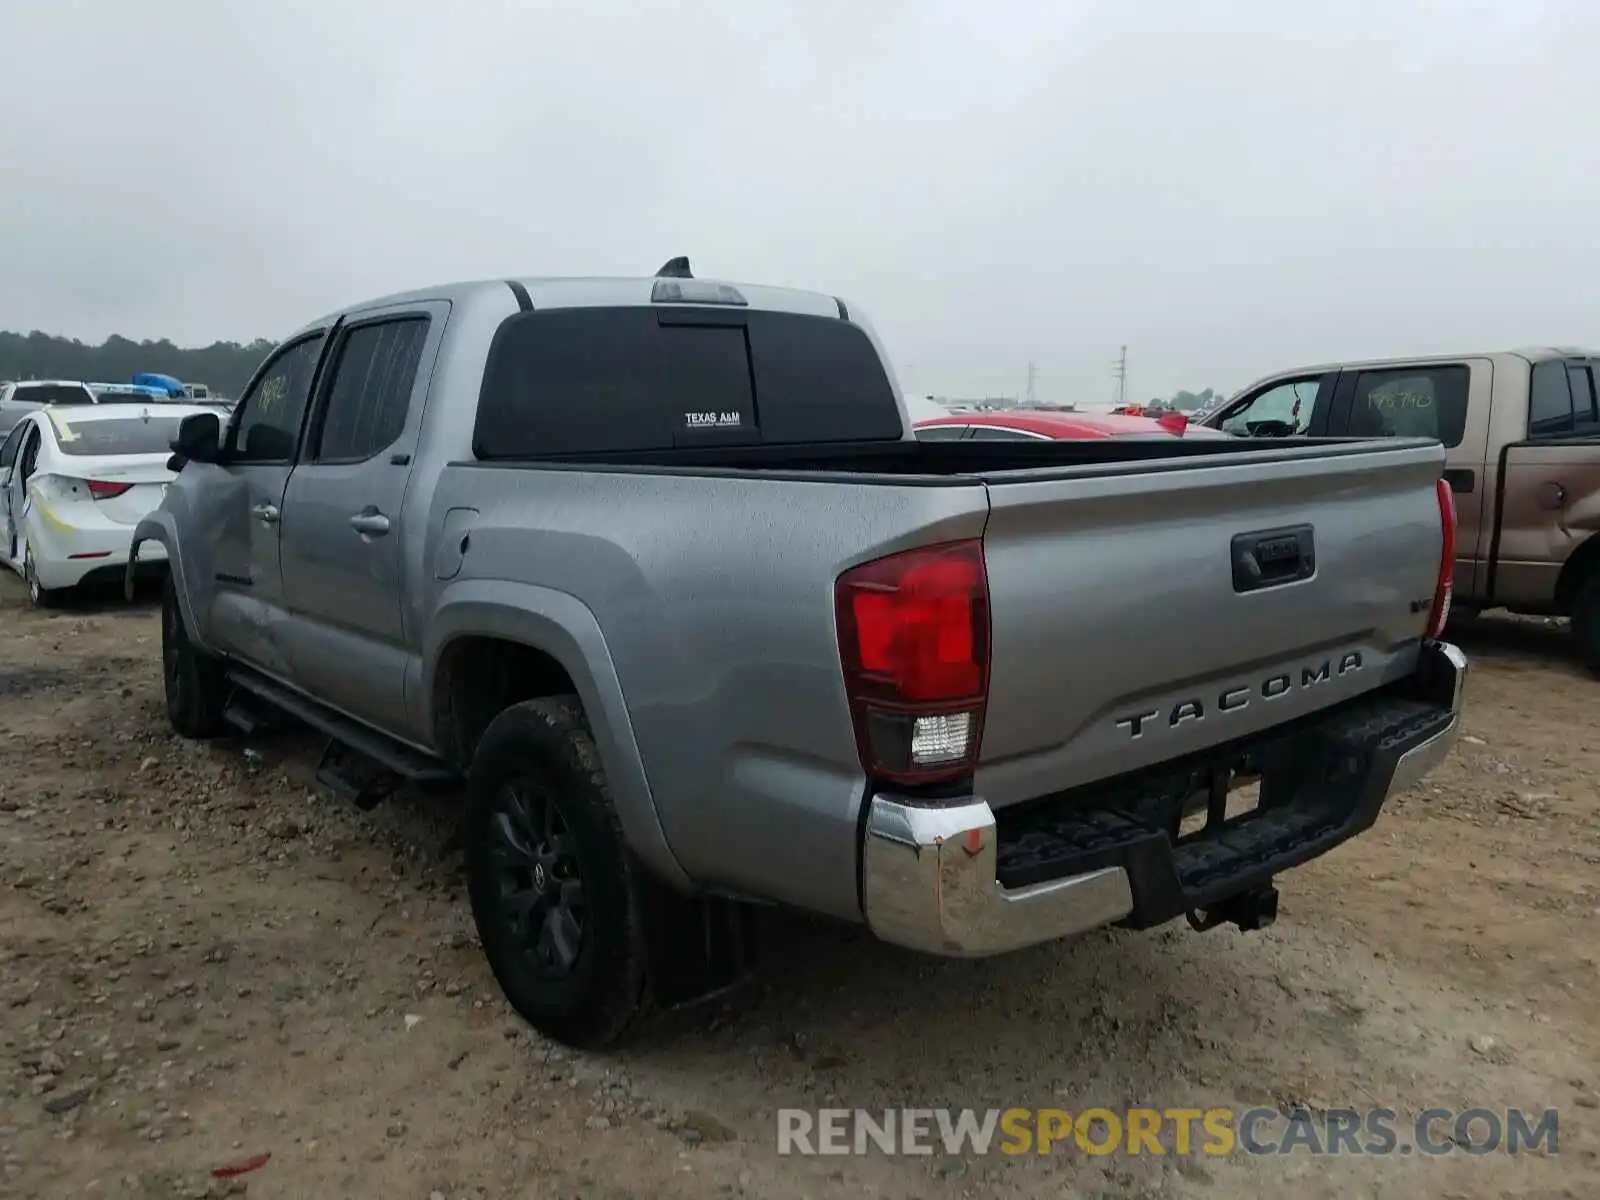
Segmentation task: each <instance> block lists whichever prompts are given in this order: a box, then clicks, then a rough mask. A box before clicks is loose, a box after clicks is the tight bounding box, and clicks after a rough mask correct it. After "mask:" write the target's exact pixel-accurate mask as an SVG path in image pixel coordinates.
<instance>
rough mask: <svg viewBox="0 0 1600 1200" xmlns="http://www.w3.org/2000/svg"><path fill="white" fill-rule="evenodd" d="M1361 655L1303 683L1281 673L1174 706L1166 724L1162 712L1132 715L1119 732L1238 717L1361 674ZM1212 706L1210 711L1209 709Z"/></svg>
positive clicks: (1321, 668) (1326, 664) (1308, 670)
mask: <svg viewBox="0 0 1600 1200" xmlns="http://www.w3.org/2000/svg"><path fill="white" fill-rule="evenodd" d="M1361 666H1362V664H1361V652H1360V651H1359V650H1347V651H1345V653H1344V654H1342V655H1341V656H1340V657H1339V658H1338V660H1337V661H1335V660H1334V659H1333V658H1325V659H1323V660H1322V662H1320V663H1318V664H1316V665H1315V666H1303V667H1301V668H1300V677H1299V682H1298V683H1296V680H1295V677H1294V675H1293V674H1291V673H1290V672H1288V671H1279V672H1278V673H1277V674H1275V675H1268V676H1267V677H1266V678H1265V679H1263V680H1261V681H1260V682H1258V683H1241V684H1235V685H1234V686H1232V687H1227V688H1224V689H1223V690H1222V691H1220V692H1218V693H1217V694H1216V696H1215V698H1212V697H1207V696H1192V697H1189V698H1188V699H1184V700H1180V701H1178V702H1177V703H1176V704H1174V705H1173V706H1172V708H1171V710H1170V711H1169V712H1168V713H1167V714H1166V720H1165V721H1161V720H1158V719H1157V718H1159V717H1160V716H1161V715H1162V713H1161V710H1160V709H1159V708H1152V709H1150V710H1149V711H1148V712H1140V713H1129V714H1128V715H1127V716H1125V717H1118V718H1117V719H1116V722H1115V724H1116V726H1117V728H1118V729H1124V728H1125V729H1127V731H1128V736H1129V737H1135V738H1138V737H1143V736H1144V734H1145V729H1146V726H1147V725H1150V724H1151V723H1152V722H1154V725H1153V727H1154V728H1161V727H1163V726H1164V727H1166V728H1168V729H1176V728H1178V727H1179V726H1180V725H1183V724H1185V723H1186V722H1191V721H1204V720H1205V719H1206V718H1207V715H1208V712H1209V713H1234V712H1238V711H1240V710H1241V709H1244V708H1248V707H1249V706H1250V705H1251V704H1252V703H1253V702H1255V701H1256V700H1258V699H1260V700H1276V699H1277V698H1278V697H1279V696H1286V695H1288V694H1289V693H1290V692H1292V691H1295V690H1297V688H1309V687H1316V686H1317V685H1318V684H1319V683H1327V682H1328V681H1329V680H1330V679H1337V678H1339V677H1340V676H1343V675H1349V674H1351V673H1352V672H1355V671H1359V670H1361ZM1207 705H1209V706H1210V707H1209V709H1208V708H1207Z"/></svg>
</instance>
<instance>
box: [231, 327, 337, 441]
mask: <svg viewBox="0 0 1600 1200" xmlns="http://www.w3.org/2000/svg"><path fill="white" fill-rule="evenodd" d="M321 352H322V338H321V337H320V336H318V337H313V338H307V339H306V340H305V341H303V342H296V343H295V344H294V345H293V346H290V347H288V348H287V349H286V350H283V351H282V352H280V353H279V355H278V357H277V358H275V359H273V360H272V362H271V364H270V365H269V366H268V367H267V369H266V372H265V373H264V374H263V375H262V376H261V378H259V379H258V380H256V384H255V386H254V387H252V388H251V389H250V390H249V391H248V392H247V393H246V394H245V396H244V398H243V399H242V400H240V401H239V410H238V418H237V420H238V424H237V425H236V427H235V429H234V434H233V457H234V459H235V460H237V461H241V462H258V463H267V462H288V461H289V460H290V459H292V458H293V457H294V448H295V443H296V442H297V441H299V438H300V421H301V418H303V417H304V416H305V411H306V400H307V398H308V397H309V396H310V394H311V376H312V375H313V374H314V373H315V372H316V369H317V358H318V357H319V355H320V354H321Z"/></svg>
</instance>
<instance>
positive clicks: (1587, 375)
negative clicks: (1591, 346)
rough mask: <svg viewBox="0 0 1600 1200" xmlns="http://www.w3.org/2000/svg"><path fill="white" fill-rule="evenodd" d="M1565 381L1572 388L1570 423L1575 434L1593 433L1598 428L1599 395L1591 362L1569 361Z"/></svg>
mask: <svg viewBox="0 0 1600 1200" xmlns="http://www.w3.org/2000/svg"><path fill="white" fill-rule="evenodd" d="M1567 383H1568V384H1569V385H1570V387H1571V389H1572V424H1573V432H1574V433H1576V434H1584V435H1588V434H1593V433H1594V432H1595V431H1596V430H1597V429H1600V396H1597V394H1596V384H1597V381H1596V380H1595V377H1594V364H1593V363H1569V364H1568V366H1567Z"/></svg>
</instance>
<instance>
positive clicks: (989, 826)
mask: <svg viewBox="0 0 1600 1200" xmlns="http://www.w3.org/2000/svg"><path fill="white" fill-rule="evenodd" d="M1466 678H1467V660H1466V656H1465V655H1463V654H1462V653H1461V651H1460V650H1458V649H1457V648H1456V647H1454V646H1452V645H1448V644H1446V643H1434V644H1431V645H1429V646H1427V647H1425V648H1424V650H1423V657H1422V661H1421V663H1420V664H1419V667H1418V670H1417V673H1416V674H1415V675H1414V676H1413V677H1412V678H1410V679H1408V680H1407V681H1405V683H1404V684H1403V685H1401V686H1397V687H1395V688H1392V689H1384V690H1383V691H1382V692H1379V693H1376V694H1373V695H1370V696H1364V697H1361V698H1359V699H1358V700H1356V701H1353V702H1351V703H1349V704H1346V705H1341V706H1340V707H1338V708H1336V709H1332V710H1329V711H1327V712H1325V713H1319V714H1317V715H1316V716H1315V717H1313V718H1310V719H1308V720H1306V721H1302V722H1297V723H1296V724H1295V725H1293V726H1290V727H1286V728H1283V729H1277V730H1273V731H1271V732H1270V733H1268V734H1266V735H1264V736H1263V737H1261V738H1256V739H1250V740H1248V741H1245V742H1241V743H1236V744H1234V745H1230V746H1226V747H1221V748H1219V749H1218V750H1216V751H1212V752H1209V753H1208V754H1207V755H1206V756H1204V757H1203V758H1197V759H1188V760H1184V761H1181V762H1177V763H1168V764H1163V765H1162V766H1161V767H1158V768H1155V769H1154V770H1152V771H1149V772H1142V773H1140V774H1139V775H1138V776H1136V777H1127V778H1123V779H1117V780H1110V781H1107V782H1106V783H1103V784H1096V785H1093V786H1091V787H1088V788H1079V789H1074V790H1073V791H1071V792H1068V793H1063V794H1062V795H1060V796H1053V797H1045V798H1043V799H1041V800H1039V801H1035V802H1032V803H1030V804H1025V805H1019V806H1016V808H1015V809H1006V810H1003V811H1002V812H1001V813H1000V814H999V817H998V819H997V817H996V814H995V813H994V812H993V811H992V810H991V809H990V808H989V806H988V805H987V804H986V803H984V802H983V801H982V800H981V799H978V798H976V797H974V798H971V799H969V800H965V801H955V802H948V801H946V802H924V801H920V800H914V799H909V798H906V797H902V796H894V795H883V794H880V795H875V796H873V797H872V800H871V802H870V805H869V808H868V812H867V819H866V828H865V832H864V835H863V837H864V845H863V847H862V865H861V870H862V907H863V910H864V914H865V917H866V921H867V924H868V926H869V927H870V928H871V929H872V931H873V933H874V934H876V935H877V936H878V937H879V938H882V939H883V940H884V941H886V942H892V943H895V944H897V945H902V946H907V947H910V948H912V949H915V950H922V951H925V952H928V953H932V954H940V955H947V956H951V957H963V958H969V957H980V956H983V955H989V954H999V953H1003V952H1005V951H1008V950H1015V949H1019V948H1021V947H1023V946H1028V945H1033V944H1035V943H1039V942H1046V941H1052V940H1054V939H1057V938H1063V937H1067V936H1070V935H1072V934H1076V933H1082V932H1084V931H1086V930H1089V929H1094V928H1096V927H1099V926H1102V925H1109V924H1113V923H1117V922H1121V923H1123V924H1125V925H1129V926H1131V927H1134V928H1146V927H1149V926H1151V925H1158V924H1161V923H1162V922H1165V921H1168V920H1171V919H1172V918H1173V917H1176V916H1179V915H1181V914H1183V913H1185V912H1190V911H1194V910H1205V909H1206V908H1207V907H1208V906H1210V905H1214V904H1218V903H1220V902H1221V901H1223V900H1225V899H1227V898H1229V897H1230V896H1235V895H1238V894H1240V893H1241V892H1244V891H1247V890H1249V889H1250V888H1253V887H1259V886H1261V885H1263V884H1265V883H1266V882H1267V881H1269V880H1270V879H1271V878H1272V876H1273V875H1274V874H1275V873H1276V872H1278V871H1283V870H1287V869H1289V868H1291V867H1295V866H1298V865H1300V864H1301V863H1304V862H1307V861H1309V860H1310V859H1312V858H1316V857H1317V856H1319V855H1321V854H1324V853H1326V852H1327V851H1328V850H1330V849H1332V848H1333V847H1334V846H1337V845H1339V844H1340V843H1341V842H1345V841H1348V840H1349V839H1350V838H1352V837H1354V836H1355V835H1356V834H1358V833H1360V832H1362V831H1363V830H1365V829H1366V828H1368V827H1369V826H1370V825H1371V824H1372V823H1373V822H1374V821H1375V820H1377V817H1378V813H1379V811H1380V810H1381V809H1382V807H1383V803H1384V801H1385V800H1386V799H1387V798H1388V797H1389V796H1390V795H1393V794H1394V793H1396V792H1401V791H1404V790H1406V789H1407V788H1410V787H1413V786H1415V785H1416V783H1417V782H1418V781H1419V780H1421V779H1422V778H1423V777H1424V776H1425V775H1427V773H1428V772H1429V771H1431V770H1433V768H1434V767H1436V766H1438V764H1439V763H1440V762H1442V761H1443V760H1444V759H1445V757H1446V756H1447V755H1448V754H1449V753H1450V750H1451V748H1452V747H1453V746H1454V744H1455V741H1456V737H1457V734H1458V732H1459V730H1460V724H1461V705H1462V698H1463V693H1464V690H1465V685H1466ZM1241 769H1244V770H1248V772H1249V773H1250V774H1251V775H1259V778H1260V781H1261V802H1260V805H1259V807H1258V808H1257V809H1256V810H1255V811H1254V812H1253V813H1251V814H1249V815H1248V816H1245V817H1241V818H1238V819H1235V820H1229V821H1227V822H1226V823H1222V822H1220V821H1217V822H1215V823H1213V824H1208V825H1207V827H1206V828H1205V829H1204V830H1203V831H1202V832H1200V833H1199V834H1198V835H1185V836H1184V837H1183V838H1182V839H1181V840H1180V839H1179V838H1177V836H1176V832H1177V829H1178V823H1179V820H1180V819H1181V817H1182V813H1183V811H1184V808H1185V804H1186V802H1188V801H1191V800H1192V798H1193V797H1194V795H1195V794H1196V791H1197V790H1202V789H1204V788H1206V787H1208V786H1209V782H1208V781H1209V780H1211V779H1212V778H1215V777H1216V773H1217V772H1219V771H1220V772H1222V773H1223V775H1224V777H1225V778H1226V777H1227V775H1228V773H1230V772H1238V771H1240V770H1241Z"/></svg>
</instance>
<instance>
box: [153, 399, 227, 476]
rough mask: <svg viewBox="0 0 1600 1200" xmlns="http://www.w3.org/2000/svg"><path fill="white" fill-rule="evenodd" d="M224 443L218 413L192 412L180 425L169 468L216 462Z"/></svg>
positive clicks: (174, 440) (171, 469) (178, 468)
mask: <svg viewBox="0 0 1600 1200" xmlns="http://www.w3.org/2000/svg"><path fill="white" fill-rule="evenodd" d="M221 444H222V422H221V421H219V420H218V419H217V414H216V413H192V414H190V415H189V416H187V417H185V418H184V419H183V422H182V424H180V425H179V426H178V436H177V437H176V438H174V439H173V442H172V457H171V458H169V459H167V470H169V471H181V470H183V468H184V466H185V465H186V464H188V463H192V462H200V463H210V462H216V461H217V456H218V452H219V450H220V447H221Z"/></svg>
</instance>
